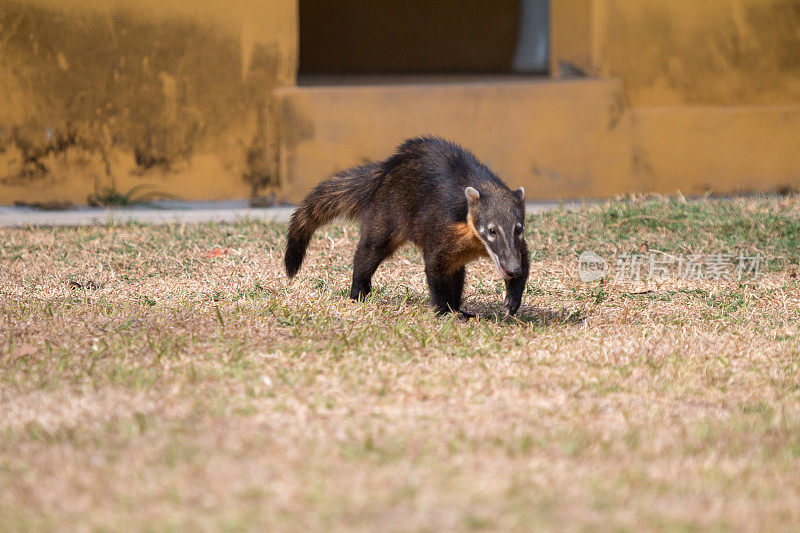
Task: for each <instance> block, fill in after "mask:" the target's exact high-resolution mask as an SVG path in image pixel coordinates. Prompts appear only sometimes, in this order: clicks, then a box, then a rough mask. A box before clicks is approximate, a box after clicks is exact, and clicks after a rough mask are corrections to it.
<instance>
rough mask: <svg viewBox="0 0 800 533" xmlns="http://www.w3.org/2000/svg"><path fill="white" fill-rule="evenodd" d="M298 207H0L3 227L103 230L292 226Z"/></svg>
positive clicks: (209, 204) (239, 204)
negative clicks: (248, 222)
mask: <svg viewBox="0 0 800 533" xmlns="http://www.w3.org/2000/svg"><path fill="white" fill-rule="evenodd" d="M292 211H294V207H289V206H286V207H269V208H263V209H255V208H251V207H247V203H246V202H245V201H240V202H239V201H230V202H180V203H179V202H171V203H166V204H165V205H161V206H159V205H158V204H157V206H156V207H131V208H115V209H103V208H90V207H87V208H80V209H71V210H67V211H42V210H39V209H33V208H28V207H0V227H2V226H9V227H25V226H98V225H99V226H102V225H107V224H127V223H132V222H136V223H140V224H173V223H178V224H196V223H200V222H226V223H230V222H236V221H239V220H243V219H256V220H263V221H265V222H288V220H289V217H290V216H291V214H292Z"/></svg>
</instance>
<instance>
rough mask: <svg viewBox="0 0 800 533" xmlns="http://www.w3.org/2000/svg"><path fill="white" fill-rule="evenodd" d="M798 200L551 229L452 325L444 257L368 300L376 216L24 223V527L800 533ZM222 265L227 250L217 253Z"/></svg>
mask: <svg viewBox="0 0 800 533" xmlns="http://www.w3.org/2000/svg"><path fill="white" fill-rule="evenodd" d="M799 215H800V199H796V198H784V199H781V198H771V199H770V198H765V199H747V200H735V201H719V202H717V201H696V202H689V203H685V202H681V201H677V200H669V199H658V198H656V199H632V200H627V201H623V202H614V203H608V204H605V205H599V206H592V207H586V208H583V209H582V210H579V211H574V212H573V211H566V210H557V211H553V212H549V213H545V214H541V215H536V216H533V217H530V218H529V222H528V226H527V234H528V240H529V243H530V245H531V249H532V250H533V251H534V252H535V255H534V258H533V261H532V272H531V277H530V280H529V284H528V290H527V293H526V295H525V299H524V301H523V307H522V309H521V310H520V313H519V315H518V317H517V318H515V319H504V318H503V317H502V316H501V314H500V311H501V308H500V304H501V296H500V295H499V294H498V292H499V290H500V288H501V286H502V284H501V283H500V281H499V280H498V279H497V275H496V274H495V272H494V270H493V268H492V266H491V265H490V264H489V263H488V262H481V263H477V264H475V265H473V267H472V268H471V269H470V271H469V274H468V289H467V294H466V308H467V309H468V310H470V311H472V312H476V313H478V314H479V315H481V316H482V318H481V319H480V320H476V321H470V322H461V321H458V320H453V319H452V318H437V317H435V316H434V315H433V314H432V313H431V311H430V309H429V308H428V306H427V304H426V299H427V289H426V287H425V285H424V279H423V272H422V268H421V262H420V256H419V254H418V253H417V252H416V250H414V249H412V248H407V249H403V250H401V251H400V252H399V253H398V254H397V255H396V256H395V257H394V258H393V259H391V260H389V261H388V262H387V263H385V264H384V265H383V266H382V267H381V269H380V270H379V271H378V273H377V275H376V278H375V280H374V287H375V289H376V290H375V292H374V294H373V296H372V297H371V298H370V299H369V300H368V301H366V302H362V303H354V302H350V301H348V299H347V298H346V294H347V291H348V287H349V276H350V261H351V254H352V252H353V249H354V244H355V240H356V238H357V231H358V230H357V226H355V225H351V224H334V225H331V226H328V227H326V228H324V229H323V230H321V231H320V232H318V234H317V236H316V237H315V240H314V241H313V243H312V246H311V248H310V251H309V258H308V260H307V262H306V264H305V265H304V266H303V269H302V270H301V271H300V275H299V277H298V279H297V280H296V281H294V282H293V283H289V282H288V281H287V280H286V278H285V276H284V274H283V272H282V269H281V265H282V263H281V253H282V251H283V239H284V234H285V231H286V227H285V226H284V225H272V224H263V223H260V222H255V221H243V222H241V223H239V224H232V225H218V224H203V225H199V226H179V225H172V226H159V227H153V226H137V225H130V226H111V227H98V228H69V229H45V228H39V229H37V228H30V229H23V230H17V229H0V305H2V317H0V318H1V319H2V322H0V332H2V333H0V529H3V530H8V529H12V530H41V529H57V530H71V529H75V528H81V529H101V530H107V529H112V530H116V529H146V530H159V531H160V530H170V529H176V530H182V529H185V528H189V529H234V530H239V529H262V528H269V529H281V530H286V529H288V530H308V529H312V530H329V529H334V530H342V529H348V530H349V529H356V530H389V531H393V530H403V531H405V530H427V531H438V530H443V529H446V530H469V529H489V530H498V529H518V530H532V529H564V528H566V529H571V530H574V529H581V528H593V527H596V526H600V527H602V529H630V530H639V529H648V530H653V529H655V530H661V529H666V530H674V529H684V528H692V529H694V528H710V529H734V530H741V529H748V530H752V529H766V530H769V529H793V528H797V525H798V524H800V340H798V339H799V338H798V334H799V333H800V326H799V325H798V324H799V323H800V321H799V320H798V319H799V318H800V311H798V307H800V281H799V280H798V279H797V276H798V256H799V255H800V216H799ZM645 246H646V247H647V248H648V249H649V250H662V251H669V252H676V253H699V254H711V253H714V252H725V253H738V252H739V251H740V250H744V251H746V252H748V253H750V252H755V251H759V252H760V253H762V254H764V255H765V256H766V257H768V258H769V264H768V265H767V266H766V268H764V269H763V270H762V273H761V276H760V277H759V278H758V279H756V280H752V279H746V280H744V281H742V282H739V281H737V280H735V279H721V280H683V279H678V278H674V277H673V278H670V279H666V280H657V281H638V282H635V281H626V280H621V281H618V282H614V281H610V280H606V281H604V282H593V283H584V282H582V281H581V280H580V279H579V278H578V275H577V270H576V268H577V257H578V254H579V253H580V252H582V251H584V250H587V249H591V250H594V251H596V252H598V253H600V254H601V255H603V256H605V257H613V256H614V255H615V254H622V253H630V252H636V251H637V250H642V249H644V248H645ZM216 248H218V250H215V249H216Z"/></svg>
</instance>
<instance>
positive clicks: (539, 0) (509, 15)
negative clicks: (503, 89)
mask: <svg viewBox="0 0 800 533" xmlns="http://www.w3.org/2000/svg"><path fill="white" fill-rule="evenodd" d="M548 4H549V0H492V1H491V2H487V1H485V0H400V1H398V0H300V1H299V9H300V58H299V64H300V72H299V78H300V79H299V83H300V84H304V85H305V84H316V83H325V81H326V80H328V81H336V80H339V81H343V80H347V79H351V80H355V81H356V82H359V80H360V81H361V82H365V83H369V82H370V81H372V82H377V83H381V82H382V83H392V82H394V81H398V80H400V81H403V80H407V81H414V80H420V79H430V78H431V76H432V77H433V78H442V79H455V80H460V79H465V78H469V79H472V78H476V77H478V78H479V77H482V76H486V75H491V76H496V75H531V74H534V75H542V74H547V68H548V52H549V51H548V47H549V22H548V18H549V13H548Z"/></svg>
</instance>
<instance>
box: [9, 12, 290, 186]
mask: <svg viewBox="0 0 800 533" xmlns="http://www.w3.org/2000/svg"><path fill="white" fill-rule="evenodd" d="M45 4H46V3H45ZM291 23H292V21H287V23H286V24H287V25H289V26H291ZM243 32H244V30H241V31H240V32H239V33H237V32H235V31H230V27H225V28H220V27H218V26H215V25H214V24H212V23H209V22H208V21H207V20H201V19H196V18H193V17H190V16H177V15H173V16H167V17H159V18H151V17H148V16H147V15H146V14H144V13H142V12H141V11H137V10H132V9H126V8H125V6H123V5H118V6H117V7H116V8H114V9H98V10H91V9H85V10H80V9H75V10H64V9H60V8H59V7H53V8H51V7H48V6H47V5H43V3H41V2H33V3H32V2H24V1H19V2H14V1H10V2H8V1H4V2H3V3H2V5H0V91H2V93H3V94H7V95H8V98H2V99H0V186H3V185H8V186H16V187H24V186H26V185H35V183H34V182H37V181H38V182H42V183H40V184H39V185H38V187H40V188H41V187H44V186H45V183H48V182H58V181H64V180H69V179H72V178H71V176H74V175H79V176H80V178H79V181H80V180H82V182H85V181H86V179H85V178H86V177H87V176H89V177H91V179H93V180H95V181H97V180H98V179H99V180H100V181H103V182H108V181H109V180H110V181H111V182H112V183H113V182H114V181H115V180H122V181H125V180H129V179H130V178H131V177H133V179H138V180H139V181H142V182H144V181H156V182H158V183H159V184H160V185H162V186H163V185H164V184H166V183H168V182H169V181H170V176H176V175H178V174H182V173H183V174H190V173H197V174H203V172H205V173H206V174H209V175H210V174H212V173H217V174H222V175H221V176H218V179H217V184H218V185H220V186H221V185H222V184H224V183H225V182H226V181H228V182H234V183H232V187H233V188H237V190H239V189H241V188H249V189H250V193H251V195H256V194H258V193H259V191H261V190H263V189H264V188H267V187H270V186H277V172H276V171H275V167H276V164H275V162H274V160H275V157H276V150H275V144H276V141H275V139H274V132H273V130H274V122H273V120H272V117H271V115H270V111H271V107H272V106H271V104H270V101H269V100H270V92H271V90H272V89H274V88H275V87H276V86H278V85H279V84H280V83H281V82H285V79H284V78H285V75H284V71H285V70H286V66H285V62H286V61H287V60H290V59H291V57H288V58H287V53H286V50H285V49H282V48H281V47H280V46H278V45H277V44H270V43H269V36H267V39H266V41H264V40H258V39H250V41H252V42H248V43H244V42H243V39H242V36H241V33H243ZM245 45H247V50H245ZM288 55H289V56H291V54H288ZM244 59H246V60H247V64H243V63H242V61H243V60H244ZM211 159H214V161H213V165H212V166H213V167H214V168H213V170H211V169H206V170H205V171H204V170H203V169H201V168H198V167H199V166H200V165H203V164H204V163H208V162H209V161H210V160H211ZM182 179H183V180H184V181H191V178H190V177H187V176H184V177H183V178H182ZM212 183H213V182H212ZM189 193H190V194H189V196H191V193H192V191H189ZM212 195H213V192H212ZM206 196H208V195H206ZM222 196H225V195H224V194H222ZM227 196H230V195H227Z"/></svg>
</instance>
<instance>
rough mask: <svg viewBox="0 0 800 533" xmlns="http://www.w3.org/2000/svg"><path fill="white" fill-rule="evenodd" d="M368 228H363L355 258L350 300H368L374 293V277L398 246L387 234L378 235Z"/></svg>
mask: <svg viewBox="0 0 800 533" xmlns="http://www.w3.org/2000/svg"><path fill="white" fill-rule="evenodd" d="M367 226H368V225H367V224H362V226H361V232H362V233H361V239H360V240H359V241H358V246H357V247H356V253H355V256H353V284H352V286H351V288H350V298H352V299H353V300H359V299H361V298H366V297H367V296H368V295H369V293H370V292H372V275H373V274H375V271H376V270H377V269H378V267H379V266H380V264H381V263H383V261H384V260H385V259H386V258H387V257H389V256H390V255H392V254H393V253H394V251H395V250H396V249H397V246H398V243H397V242H396V241H395V240H393V239H392V238H391V235H389V234H387V233H385V232H382V233H381V234H376V233H375V232H371V231H370V230H369V228H368V227H367Z"/></svg>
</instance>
